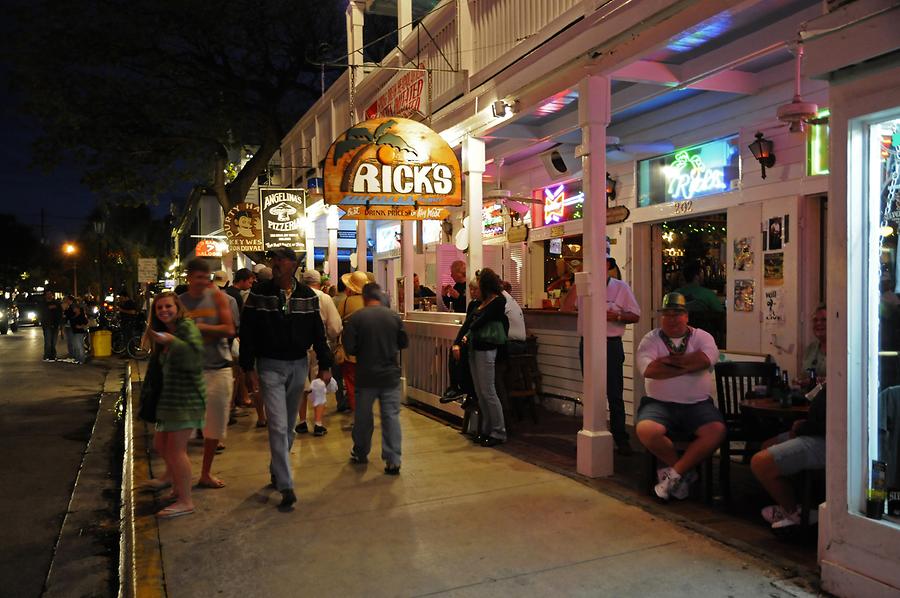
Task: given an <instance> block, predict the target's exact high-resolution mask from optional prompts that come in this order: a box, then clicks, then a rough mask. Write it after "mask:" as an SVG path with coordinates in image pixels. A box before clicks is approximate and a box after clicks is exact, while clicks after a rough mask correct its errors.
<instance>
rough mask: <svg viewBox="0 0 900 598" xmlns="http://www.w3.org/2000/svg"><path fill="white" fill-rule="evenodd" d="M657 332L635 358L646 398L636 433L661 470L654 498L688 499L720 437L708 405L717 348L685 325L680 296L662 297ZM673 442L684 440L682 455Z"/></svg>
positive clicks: (716, 416) (718, 419) (715, 412)
mask: <svg viewBox="0 0 900 598" xmlns="http://www.w3.org/2000/svg"><path fill="white" fill-rule="evenodd" d="M659 312H660V327H659V328H656V329H654V330H651V331H650V332H648V333H647V334H646V335H645V336H644V338H643V339H642V340H641V344H640V346H639V347H638V350H637V353H636V354H635V364H636V366H637V369H638V371H639V372H640V373H641V375H642V376H644V389H645V391H646V393H647V396H645V397H643V398H642V399H641V406H640V408H639V409H638V412H637V418H636V420H637V425H636V426H635V432H636V433H637V437H638V439H639V440H640V441H641V444H643V445H644V446H645V447H647V450H648V451H650V452H651V453H653V454H654V455H655V456H656V458H657V459H659V461H660V462H662V463H663V464H664V465H665V467H663V468H661V469H659V470H658V471H657V472H656V475H657V479H658V481H659V483H658V484H656V486H655V487H654V489H653V490H654V492H655V493H656V496H658V497H659V498H661V499H663V500H669V499H670V498H678V499H683V498H687V495H688V485H689V484H690V483H691V482H692V481H693V480H695V479H697V474H696V472H694V468H695V467H696V466H697V465H699V464H700V463H701V462H703V460H704V459H706V458H707V457H709V456H710V455H711V454H712V453H713V452H715V450H716V449H717V448H719V445H720V444H721V443H722V440H724V438H725V422H724V420H723V418H722V413H721V412H720V411H719V409H718V407H716V405H715V404H714V403H713V400H712V398H711V396H712V392H713V377H712V369H713V365H714V364H715V363H716V362H717V361H718V360H719V349H718V348H716V342H715V341H714V340H713V337H712V335H711V334H709V333H708V332H706V331H704V330H701V329H700V328H692V327H690V326H688V311H687V306H686V301H685V299H684V295H682V294H681V293H668V294H666V296H665V297H663V302H662V307H661V308H660V309H659ZM673 438H676V439H677V438H689V439H690V444H689V445H688V447H687V449H686V450H685V451H684V454H683V455H680V456H679V454H678V452H677V451H676V450H675V445H674V444H673V442H672V439H673Z"/></svg>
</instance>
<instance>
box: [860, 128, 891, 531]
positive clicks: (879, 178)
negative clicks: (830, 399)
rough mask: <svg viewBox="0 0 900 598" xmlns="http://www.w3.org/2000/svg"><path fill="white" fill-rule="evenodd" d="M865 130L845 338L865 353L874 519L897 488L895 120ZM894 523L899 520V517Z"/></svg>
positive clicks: (869, 484)
mask: <svg viewBox="0 0 900 598" xmlns="http://www.w3.org/2000/svg"><path fill="white" fill-rule="evenodd" d="M866 132H867V135H865V136H864V138H865V139H866V140H867V144H868V152H866V153H867V157H868V159H867V160H866V161H865V162H863V163H862V164H863V166H862V168H861V169H860V170H859V171H858V172H861V173H863V178H864V185H865V186H864V188H863V192H864V195H863V197H864V200H863V201H864V202H865V203H866V204H867V206H866V207H867V219H866V220H865V221H864V222H862V229H863V234H864V235H865V237H864V239H866V240H867V242H866V243H864V244H863V248H864V250H863V253H862V254H861V255H862V259H863V260H864V264H862V265H863V266H864V267H863V270H862V271H863V272H864V274H863V285H864V287H863V288H864V291H863V292H862V293H861V294H860V295H861V296H860V295H857V297H858V298H859V304H861V307H862V314H861V316H862V318H861V321H860V324H861V326H860V327H859V329H858V330H854V329H853V327H851V330H850V334H851V339H850V340H851V344H852V345H857V346H861V348H862V351H863V355H865V359H864V362H863V372H862V378H861V380H860V381H859V386H860V387H861V390H862V393H861V396H862V397H864V399H865V400H866V401H867V403H868V404H867V405H866V409H865V412H866V413H867V415H868V421H867V422H866V423H867V432H868V442H867V443H866V446H867V447H868V452H867V454H866V453H863V454H864V455H865V457H866V461H865V467H866V471H867V473H868V475H867V476H865V477H866V478H867V487H866V489H865V490H866V492H865V496H866V499H867V500H866V501H865V502H866V507H865V511H866V515H867V516H869V517H873V518H877V519H881V518H882V517H884V516H887V513H888V511H887V507H888V501H887V500H885V499H886V498H887V497H888V493H889V492H890V491H891V490H893V491H894V492H896V491H897V490H898V489H900V455H898V451H900V271H898V268H900V261H898V259H897V258H898V255H897V246H898V243H897V237H898V231H900V118H895V119H890V120H880V121H879V122H875V123H870V124H868V130H867V131H866ZM857 159H858V158H857ZM863 169H864V170H863ZM853 335H855V336H856V338H853ZM853 394H854V393H852V392H851V401H853ZM851 409H852V407H851ZM893 508H894V509H895V510H898V509H900V504H897V503H896V502H895V503H894V507H893ZM898 515H900V513H898ZM894 520H895V521H898V522H900V517H895V519H894Z"/></svg>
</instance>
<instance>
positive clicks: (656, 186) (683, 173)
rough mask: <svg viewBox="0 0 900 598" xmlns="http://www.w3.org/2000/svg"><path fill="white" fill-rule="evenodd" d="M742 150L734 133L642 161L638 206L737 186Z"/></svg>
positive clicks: (705, 194) (691, 197)
mask: <svg viewBox="0 0 900 598" xmlns="http://www.w3.org/2000/svg"><path fill="white" fill-rule="evenodd" d="M740 158H741V152H740V149H739V148H738V137H737V135H733V136H731V137H726V138H724V139H716V140H715V141H709V142H707V143H702V144H700V145H694V146H691V147H685V148H681V149H679V150H677V151H674V152H672V153H671V154H666V155H664V156H657V157H656V158H650V159H648V160H641V161H639V162H638V168H637V173H638V207H641V208H642V207H645V206H650V205H654V204H662V203H669V202H673V201H694V200H696V199H698V198H701V197H704V196H707V195H714V194H716V193H724V192H726V191H732V190H734V189H737V186H738V183H740V178H741V169H740V162H741V159H740Z"/></svg>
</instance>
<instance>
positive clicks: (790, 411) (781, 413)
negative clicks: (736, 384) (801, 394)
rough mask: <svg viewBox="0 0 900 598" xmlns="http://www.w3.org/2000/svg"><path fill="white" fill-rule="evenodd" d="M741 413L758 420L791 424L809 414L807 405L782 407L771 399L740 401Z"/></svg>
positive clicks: (775, 400)
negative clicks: (771, 420)
mask: <svg viewBox="0 0 900 598" xmlns="http://www.w3.org/2000/svg"><path fill="white" fill-rule="evenodd" d="M741 413H745V414H747V415H751V416H754V417H757V418H759V419H775V420H778V421H782V422H786V421H790V422H793V421H795V420H798V419H803V418H805V417H806V415H807V414H808V413H809V403H808V402H807V403H804V404H802V405H791V406H790V407H782V406H781V403H780V402H779V401H778V399H774V398H772V397H761V398H756V399H744V400H743V401H741Z"/></svg>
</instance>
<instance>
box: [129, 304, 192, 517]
mask: <svg viewBox="0 0 900 598" xmlns="http://www.w3.org/2000/svg"><path fill="white" fill-rule="evenodd" d="M143 344H144V345H145V346H150V347H152V348H151V364H150V367H149V368H148V373H147V377H146V381H145V383H146V382H149V381H150V380H151V379H154V380H155V382H154V384H156V385H157V386H158V388H157V393H158V400H157V403H156V414H155V419H156V437H155V439H154V446H155V448H156V450H157V452H159V454H160V455H162V457H163V459H164V460H165V463H166V473H165V475H164V476H162V477H161V478H158V479H155V480H151V481H150V484H149V486H150V487H151V488H153V489H162V488H164V487H166V486H168V485H169V483H170V481H171V484H172V486H174V488H173V491H172V495H171V497H170V498H174V499H175V502H174V503H173V504H171V505H169V506H168V507H166V508H164V509H162V510H161V511H160V512H159V513H157V517H159V518H160V519H169V518H172V517H178V516H181V515H189V514H191V513H193V512H194V503H193V500H192V498H191V461H190V459H189V458H188V454H187V444H188V439H189V438H190V436H191V432H192V431H193V430H195V429H197V428H203V423H204V422H203V418H204V415H205V413H206V387H205V385H204V383H203V339H202V337H201V336H200V331H199V330H198V329H197V326H196V325H195V324H194V322H193V321H192V320H191V319H190V318H188V317H187V316H186V314H185V309H184V305H182V304H181V301H180V300H179V299H178V296H177V295H175V293H172V292H169V291H166V292H163V293H160V294H159V295H157V296H156V297H154V299H153V304H152V305H151V307H150V315H149V317H148V322H147V331H146V332H145V333H144V338H143ZM154 367H156V368H159V369H158V370H157V372H158V374H159V375H158V376H152V375H151V370H150V368H154ZM142 396H143V391H142Z"/></svg>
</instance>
